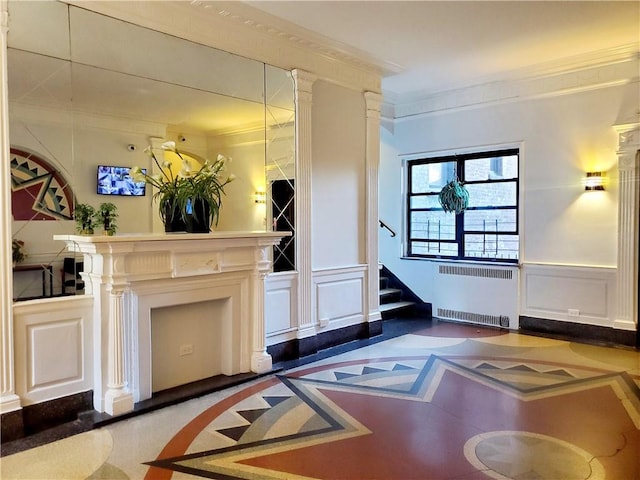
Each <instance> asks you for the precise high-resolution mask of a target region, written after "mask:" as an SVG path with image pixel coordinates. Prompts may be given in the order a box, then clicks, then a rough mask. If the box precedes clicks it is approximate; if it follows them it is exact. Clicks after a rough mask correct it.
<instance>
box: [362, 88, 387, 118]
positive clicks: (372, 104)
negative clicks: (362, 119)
mask: <svg viewBox="0 0 640 480" xmlns="http://www.w3.org/2000/svg"><path fill="white" fill-rule="evenodd" d="M364 101H365V104H366V106H367V118H378V119H379V118H380V110H381V109H382V101H383V97H382V94H380V93H376V92H364Z"/></svg>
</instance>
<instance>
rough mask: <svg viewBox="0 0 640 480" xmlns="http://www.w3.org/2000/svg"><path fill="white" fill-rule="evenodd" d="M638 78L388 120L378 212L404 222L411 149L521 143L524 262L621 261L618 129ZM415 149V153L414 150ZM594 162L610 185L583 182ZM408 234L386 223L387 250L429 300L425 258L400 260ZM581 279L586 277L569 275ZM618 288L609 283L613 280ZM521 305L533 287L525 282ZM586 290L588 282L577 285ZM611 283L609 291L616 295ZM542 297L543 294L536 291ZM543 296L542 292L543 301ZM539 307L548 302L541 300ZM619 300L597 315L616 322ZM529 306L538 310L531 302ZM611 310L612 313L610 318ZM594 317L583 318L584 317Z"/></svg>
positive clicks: (383, 245) (563, 265)
mask: <svg viewBox="0 0 640 480" xmlns="http://www.w3.org/2000/svg"><path fill="white" fill-rule="evenodd" d="M637 96H638V84H637V82H636V83H631V84H626V85H623V86H615V87H609V88H602V89H597V90H590V91H583V92H580V93H574V94H567V95H556V96H549V97H545V98H529V99H527V100H522V101H511V102H508V103H502V104H485V105H480V106H476V107H471V108H465V109H451V110H447V111H443V112H440V113H431V114H424V115H418V116H412V117H406V118H401V119H397V120H396V121H395V124H394V130H395V131H394V132H390V131H389V130H387V129H385V128H382V129H381V130H382V131H381V141H382V148H381V169H380V179H381V180H380V199H379V202H380V216H381V218H382V219H383V220H384V221H385V222H387V223H389V225H391V226H392V228H397V229H398V231H399V232H400V231H401V229H402V228H401V226H402V225H404V219H403V217H402V215H403V213H402V212H403V203H402V202H403V201H404V199H403V196H402V191H403V177H402V158H403V155H407V156H408V155H409V154H418V153H420V152H424V156H425V157H426V156H429V155H431V154H434V153H436V152H437V153H456V152H462V151H468V150H470V149H471V150H483V149H491V148H494V147H501V146H507V145H509V146H512V145H516V146H519V147H520V148H521V162H520V199H521V204H520V212H521V219H520V232H521V256H520V263H526V264H543V265H546V266H547V268H551V269H553V270H555V272H554V273H553V275H558V272H557V270H558V269H564V273H563V275H564V274H566V275H569V276H571V275H572V273H571V270H570V267H574V266H589V267H603V268H606V269H614V268H615V266H616V253H617V252H616V249H617V200H618V195H617V194H618V191H617V182H616V180H617V156H616V148H617V134H616V132H615V130H614V129H613V125H614V124H616V122H617V121H618V119H619V118H624V116H625V115H627V113H628V110H629V108H630V105H633V104H634V103H633V102H634V100H633V99H634V98H635V105H636V106H637V105H638V100H637ZM411 158H416V155H411ZM588 170H603V171H606V172H607V176H608V178H609V184H608V187H607V190H606V191H605V192H585V191H584V187H583V185H582V184H581V181H582V179H583V177H584V175H585V172H586V171H588ZM401 242H402V235H398V237H395V238H391V237H389V236H388V235H386V234H385V233H384V232H381V239H380V257H381V261H382V263H384V264H385V265H387V266H388V267H389V268H390V269H391V270H392V271H394V273H396V274H397V275H399V276H400V278H401V279H403V280H404V281H405V282H406V283H407V284H408V285H409V286H410V287H413V288H415V290H416V293H418V294H419V295H420V296H421V297H422V298H423V300H425V301H431V297H433V292H434V290H437V288H438V285H436V284H428V285H425V283H424V282H423V281H421V280H422V279H424V276H425V275H424V273H425V272H426V271H427V268H426V266H425V262H423V261H419V260H416V261H409V260H401V259H400V257H401V251H402V243H401ZM567 285H574V286H577V287H576V288H579V285H580V282H569V283H567ZM602 288H609V289H611V288H612V286H611V283H610V282H609V283H607V285H606V287H604V286H603V287H602ZM520 295H521V297H522V299H521V302H524V303H521V305H526V302H527V299H526V292H524V291H523V290H522V287H521V288H520ZM581 295H582V296H583V297H584V298H585V299H586V297H587V296H588V295H589V289H585V290H584V291H583V292H582V293H578V294H576V295H573V301H574V302H575V301H578V300H576V296H577V297H579V298H582V297H580V296H581ZM609 295H610V292H603V293H602V297H603V298H610V296H609ZM536 301H537V302H539V301H540V299H539V298H538V299H537V300H536ZM543 303H544V302H543ZM538 307H539V308H538V309H537V312H538V313H539V312H543V311H544V310H545V308H546V307H544V305H538ZM567 308H571V306H569V305H562V306H559V305H557V303H556V304H555V305H554V306H553V309H554V311H555V314H554V318H555V319H561V320H567V321H574V320H575V319H572V318H569V317H568V315H567ZM612 308H614V307H613V306H612V305H608V306H607V309H608V310H607V311H606V312H604V313H602V312H601V313H600V314H599V315H600V319H599V320H598V322H597V323H598V324H600V325H607V326H611V325H612V324H613V319H614V313H615V312H613V311H612V310H611V309H612ZM529 313H530V311H529ZM602 318H606V319H607V321H602ZM586 321H588V319H587V320H585V322H586Z"/></svg>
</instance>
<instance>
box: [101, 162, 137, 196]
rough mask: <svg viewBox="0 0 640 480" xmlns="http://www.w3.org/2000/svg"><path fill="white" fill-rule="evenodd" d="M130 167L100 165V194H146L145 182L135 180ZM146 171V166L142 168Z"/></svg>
mask: <svg viewBox="0 0 640 480" xmlns="http://www.w3.org/2000/svg"><path fill="white" fill-rule="evenodd" d="M129 170H130V167H114V166H111V165H100V166H99V167H98V194H99V195H127V196H132V197H142V196H144V194H145V186H146V183H145V182H134V181H133V178H131V175H130V174H129ZM141 170H142V172H143V173H146V170H145V169H144V168H142V169H141Z"/></svg>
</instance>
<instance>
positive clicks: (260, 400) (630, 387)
mask: <svg viewBox="0 0 640 480" xmlns="http://www.w3.org/2000/svg"><path fill="white" fill-rule="evenodd" d="M639 387H640V353H639V352H638V351H635V350H627V349H616V348H605V347H599V346H592V345H585V344H580V343H572V342H567V341H562V340H553V339H548V338H542V337H534V336H527V335H522V334H515V333H506V332H503V331H500V330H492V329H481V328H476V327H469V326H462V325H453V324H445V323H441V324H439V325H434V326H433V327H432V328H425V329H423V330H418V331H415V332H413V333H411V334H407V335H403V336H400V337H397V338H393V339H390V340H386V341H384V342H380V343H377V344H373V345H369V346H366V347H363V348H359V349H356V350H353V351H349V352H346V353H343V354H340V355H338V356H333V357H330V358H326V359H323V360H320V361H317V362H315V363H312V364H307V365H302V366H299V367H296V368H292V369H287V370H284V371H283V372H281V373H280V374H277V375H272V376H268V377H265V378H262V379H259V380H255V381H253V382H250V383H247V384H244V385H241V386H236V387H233V388H229V389H227V390H224V391H221V392H218V393H214V394H210V395H206V396H203V397H201V398H197V399H194V400H190V401H187V402H184V403H181V404H178V405H175V406H172V407H167V408H164V409H161V410H157V411H155V412H152V413H148V414H145V415H141V416H138V417H134V418H131V419H128V420H124V421H121V422H117V423H114V424H111V425H108V426H106V427H103V428H99V429H95V430H91V431H89V432H85V433H82V434H79V435H75V436H72V437H69V438H66V439H63V440H59V441H57V442H54V443H50V444H47V445H44V446H41V447H38V448H33V449H30V450H26V451H23V452H20V453H16V454H13V455H9V456H5V457H3V458H2V459H1V463H0V474H1V477H2V479H5V480H9V479H48V480H53V479H114V480H116V479H149V480H150V479H158V480H159V479H188V478H198V477H201V478H218V479H236V478H242V479H312V478H313V479H353V480H358V479H398V480H405V479H406V480H409V479H420V480H432V479H433V480H436V479H452V480H453V479H456V480H477V479H487V478H494V479H522V480H525V479H526V480H533V479H549V480H570V479H593V480H595V479H619V480H634V479H640V388H639Z"/></svg>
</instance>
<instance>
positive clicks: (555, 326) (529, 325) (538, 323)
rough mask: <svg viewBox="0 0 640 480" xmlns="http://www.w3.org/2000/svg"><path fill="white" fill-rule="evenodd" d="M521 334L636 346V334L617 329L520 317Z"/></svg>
mask: <svg viewBox="0 0 640 480" xmlns="http://www.w3.org/2000/svg"><path fill="white" fill-rule="evenodd" d="M520 332H521V333H538V334H544V335H545V336H556V337H561V339H563V340H572V341H582V342H587V343H595V344H600V345H606V346H625V347H635V346H636V332H635V331H633V330H619V329H616V328H610V327H602V326H599V325H587V324H583V323H571V322H562V321H559V320H549V319H546V318H536V317H527V316H520Z"/></svg>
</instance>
